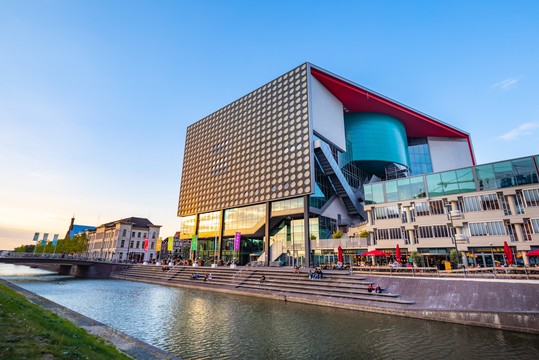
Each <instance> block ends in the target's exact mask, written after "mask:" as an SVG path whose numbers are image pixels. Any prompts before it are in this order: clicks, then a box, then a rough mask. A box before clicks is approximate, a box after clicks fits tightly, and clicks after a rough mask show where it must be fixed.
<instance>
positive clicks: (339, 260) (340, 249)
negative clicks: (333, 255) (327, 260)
mask: <svg viewBox="0 0 539 360" xmlns="http://www.w3.org/2000/svg"><path fill="white" fill-rule="evenodd" d="M337 261H338V262H340V263H343V262H344V261H343V256H342V247H341V245H339V247H338V248H337Z"/></svg>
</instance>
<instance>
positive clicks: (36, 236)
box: [33, 233, 39, 241]
mask: <svg viewBox="0 0 539 360" xmlns="http://www.w3.org/2000/svg"><path fill="white" fill-rule="evenodd" d="M38 240H39V233H34V239H33V241H38Z"/></svg>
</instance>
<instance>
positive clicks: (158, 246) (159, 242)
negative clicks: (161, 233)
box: [155, 237, 163, 251]
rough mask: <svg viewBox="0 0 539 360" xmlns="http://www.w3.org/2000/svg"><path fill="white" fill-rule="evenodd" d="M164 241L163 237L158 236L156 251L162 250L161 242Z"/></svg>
mask: <svg viewBox="0 0 539 360" xmlns="http://www.w3.org/2000/svg"><path fill="white" fill-rule="evenodd" d="M162 241H163V239H161V238H160V237H158V238H157V243H156V244H155V251H161V242H162Z"/></svg>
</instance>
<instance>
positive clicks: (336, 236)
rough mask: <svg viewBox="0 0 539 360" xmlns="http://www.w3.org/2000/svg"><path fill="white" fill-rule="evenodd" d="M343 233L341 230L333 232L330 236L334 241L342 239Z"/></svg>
mask: <svg viewBox="0 0 539 360" xmlns="http://www.w3.org/2000/svg"><path fill="white" fill-rule="evenodd" d="M343 235H344V234H343V232H342V231H341V230H337V231H335V232H334V233H333V234H332V235H331V236H332V237H333V238H334V239H340V238H342V236H343Z"/></svg>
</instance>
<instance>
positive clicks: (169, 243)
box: [167, 236, 174, 251]
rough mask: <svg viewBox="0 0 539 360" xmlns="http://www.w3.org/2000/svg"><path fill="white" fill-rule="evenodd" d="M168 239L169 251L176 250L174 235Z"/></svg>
mask: <svg viewBox="0 0 539 360" xmlns="http://www.w3.org/2000/svg"><path fill="white" fill-rule="evenodd" d="M167 239H168V247H167V249H168V251H172V250H174V237H172V236H169V237H168V238H167Z"/></svg>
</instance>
